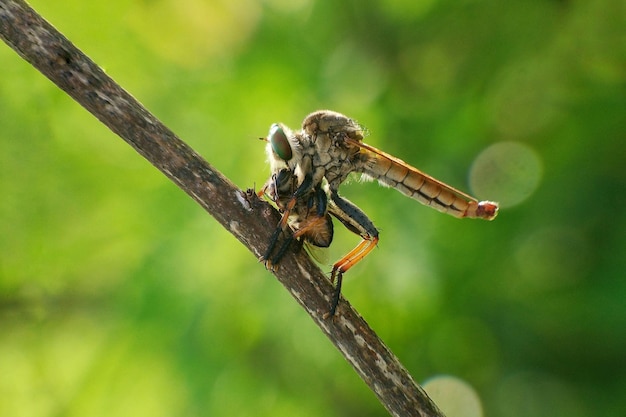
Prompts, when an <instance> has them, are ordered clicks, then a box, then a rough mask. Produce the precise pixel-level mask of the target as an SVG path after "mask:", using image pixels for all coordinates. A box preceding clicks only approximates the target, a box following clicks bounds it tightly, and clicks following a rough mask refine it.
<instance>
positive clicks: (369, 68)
mask: <svg viewBox="0 0 626 417" xmlns="http://www.w3.org/2000/svg"><path fill="white" fill-rule="evenodd" d="M31 4H32V5H33V7H34V8H35V9H36V10H38V11H39V12H40V13H41V14H42V15H43V16H44V17H45V18H46V19H48V20H49V21H50V22H51V23H52V24H53V25H55V26H56V27H57V28H58V29H59V30H60V31H61V32H62V33H64V34H65V35H66V36H67V37H68V38H69V39H70V40H71V41H72V42H74V43H75V44H76V45H77V46H78V47H79V48H81V49H82V50H83V51H84V52H85V53H86V54H87V55H89V56H90V57H91V58H92V59H94V60H95V61H96V62H97V63H98V64H99V65H101V66H102V67H103V68H104V69H105V70H106V71H107V72H108V73H109V74H110V75H111V76H112V77H113V78H114V79H115V80H116V81H118V82H119V83H120V84H121V85H122V86H123V87H124V88H125V89H127V90H128V91H129V92H131V94H133V95H134V96H135V97H137V98H138V99H139V101H141V102H142V103H143V104H144V105H146V107H147V108H148V109H150V110H151V111H152V112H153V113H155V114H156V116H157V117H159V118H160V119H161V120H163V121H164V122H165V123H166V124H167V125H168V126H169V127H170V128H172V129H173V130H174V131H175V132H176V133H177V134H178V135H179V136H180V137H181V138H182V139H183V140H185V141H186V142H187V143H189V144H190V145H191V146H192V147H193V148H194V149H196V150H197V151H198V152H199V153H200V154H202V155H203V156H204V157H205V158H206V159H207V160H208V161H209V162H210V163H211V164H212V165H214V166H215V167H216V168H217V169H219V170H220V171H221V172H223V173H224V174H225V175H226V176H228V177H229V178H230V179H231V180H232V181H233V182H235V183H236V184H237V185H238V186H240V187H241V188H244V189H245V188H248V187H252V186H255V185H256V187H257V188H258V187H259V186H260V185H261V184H262V183H263V182H264V181H265V179H266V178H267V176H268V167H267V164H266V162H265V155H264V147H263V143H262V142H260V141H259V140H258V138H259V137H261V136H264V135H265V134H266V132H267V129H268V127H269V125H270V124H271V123H273V122H276V121H282V122H284V123H286V124H288V125H290V126H292V127H294V128H295V127H298V126H299V123H300V122H301V120H302V119H303V118H304V116H305V115H306V114H308V113H309V112H311V111H314V110H317V109H320V108H330V109H333V110H336V111H340V112H342V113H345V114H347V115H349V116H351V117H354V118H355V119H357V120H359V121H360V122H362V123H363V124H364V125H365V126H366V127H367V128H368V130H369V132H370V136H369V137H368V138H367V139H366V141H367V142H368V143H370V144H372V145H374V146H377V147H379V148H381V149H383V150H385V151H387V152H389V153H391V154H394V155H397V156H398V157H399V158H402V159H404V160H406V161H408V162H410V163H411V164H413V165H415V166H418V167H420V169H423V170H424V171H425V172H428V173H429V174H431V175H433V176H435V177H437V178H440V179H441V180H443V181H446V182H448V183H450V184H452V185H454V186H456V187H458V188H460V189H463V190H467V191H471V192H472V193H474V194H476V195H477V197H479V198H481V199H493V200H499V201H501V203H502V210H501V213H500V215H499V217H498V218H497V219H496V220H495V221H493V222H491V223H487V222H482V221H469V220H464V221H460V220H457V219H454V218H451V217H449V216H444V215H441V214H439V213H437V212H435V211H433V210H429V209H428V208H425V207H423V206H421V205H419V204H418V203H416V202H415V201H412V200H409V199H407V198H404V197H403V196H402V195H401V194H399V193H397V192H395V191H393V190H389V189H385V188H382V187H378V186H376V185H374V184H368V183H365V184H361V183H357V182H353V183H351V184H346V185H344V186H343V187H342V190H341V191H342V193H343V194H345V195H346V196H348V197H349V198H350V199H351V200H352V201H354V202H355V203H356V204H358V205H359V206H360V207H361V208H362V209H363V210H364V211H365V212H366V213H367V214H368V215H369V216H370V218H371V219H372V220H373V221H374V222H375V223H376V225H377V226H378V227H379V228H380V229H381V241H380V243H379V248H378V249H377V250H375V251H374V252H373V253H372V254H371V255H370V256H369V257H368V258H366V259H365V260H364V261H363V262H362V263H361V264H359V265H358V266H357V267H355V268H354V269H353V270H351V271H350V272H349V274H347V275H346V280H345V283H344V295H345V296H346V297H347V298H348V299H349V300H350V301H351V303H352V304H353V305H354V306H355V307H356V308H357V309H358V310H359V311H360V312H361V313H362V314H363V316H364V317H365V318H366V320H368V322H369V323H370V324H371V325H372V327H373V328H374V329H375V330H376V331H377V332H378V333H379V334H380V335H381V337H382V338H383V339H384V340H385V341H386V342H387V343H388V344H389V346H390V347H391V349H392V350H393V351H394V352H395V353H396V354H397V355H398V356H399V357H400V359H401V360H402V361H403V363H404V364H405V365H406V366H407V368H408V369H409V371H410V372H411V373H412V375H413V376H414V377H415V379H416V380H417V381H419V382H424V381H428V380H432V379H436V377H438V376H442V375H451V376H454V377H455V378H458V380H461V381H464V382H465V383H467V384H468V386H471V387H472V389H473V390H474V392H475V393H476V394H477V395H478V397H479V398H480V400H481V403H482V408H483V411H484V415H489V416H502V417H527V416H533V417H537V416H561V415H563V416H565V415H567V416H573V417H578V416H581V417H582V416H588V415H603V416H617V415H621V413H623V410H624V409H626V400H624V395H623V392H624V391H625V390H626V376H625V375H626V374H625V373H624V372H623V369H621V368H620V364H623V363H624V358H625V354H624V352H626V335H625V333H624V329H625V328H626V281H625V280H624V274H625V271H626V238H625V237H624V236H626V215H624V214H623V213H622V211H621V208H622V207H623V206H624V203H625V202H626V198H625V197H624V190H625V189H626V171H625V170H624V163H625V161H626V145H625V140H626V137H625V136H626V135H625V134H626V7H625V6H624V4H623V2H621V1H618V0H615V1H611V0H605V1H601V0H590V1H589V0H587V1H584V0H579V1H574V0H561V1H558V0H541V1H540V0H533V1H527V2H498V1H493V0H483V1H481V0H473V1H469V0H468V1H461V2H449V1H435V0H420V1H400V0H398V1H386V2H374V1H372V2H365V3H361V2H358V1H354V0H352V1H347V2H330V1H321V0H320V1H314V0H297V1H287V0H265V1H255V0H234V1H226V0H184V1H174V0H156V1H138V0H136V1H130V2H129V1H115V0H113V1H109V2H84V1H77V0H70V1H64V2H59V1H49V0H47V1H42V0H36V1H34V0H33V1H31ZM0 62H2V70H1V74H2V77H0V196H1V203H0V398H1V400H0V416H12V417H21V416H52V415H67V416H83V415H90V416H98V415H106V416H126V415H133V416H143V415H145V416H161V415H162V416H171V415H185V416H248V415H249V416H273V417H276V416H294V415H298V416H322V415H323V416H383V415H386V412H385V410H384V409H383V408H382V407H381V405H380V404H378V402H377V400H376V398H375V397H374V395H373V394H372V393H371V392H370V391H369V390H368V389H367V387H366V386H365V385H364V384H363V383H362V382H361V381H360V380H359V379H358V377H357V376H356V374H355V373H354V372H353V371H352V369H351V368H350V366H349V365H348V364H347V363H345V361H344V360H343V358H342V357H341V356H340V355H339V353H338V352H336V351H335V350H334V348H333V347H332V346H331V344H330V343H329V342H328V341H327V340H326V339H325V338H324V336H323V335H322V334H321V333H320V332H319V330H318V329H317V328H316V327H315V326H314V325H313V324H312V322H311V321H310V320H309V318H308V317H307V316H306V314H305V313H304V312H303V311H302V310H301V309H300V308H299V307H298V306H297V304H296V303H295V302H294V300H292V299H291V298H290V297H289V295H288V294H287V292H286V291H284V290H283V288H282V287H281V286H280V285H279V284H278V283H277V282H276V280H274V279H273V277H272V276H271V275H270V274H269V273H268V272H266V271H265V270H264V268H263V267H262V265H260V264H259V263H258V262H257V260H256V259H255V258H254V257H253V256H252V255H251V254H250V253H249V252H247V251H246V250H245V249H244V248H243V247H242V246H241V245H240V244H239V243H238V242H237V241H236V240H235V239H234V238H233V237H232V236H230V235H229V234H228V233H227V232H226V231H224V230H223V229H222V228H221V227H220V226H219V225H218V224H217V222H215V221H214V220H213V219H211V218H210V217H209V216H208V215H207V214H206V213H205V212H204V211H203V210H202V209H201V208H200V207H199V206H197V205H196V204H195V203H194V202H193V201H192V200H191V199H189V198H188V197H187V196H186V195H185V194H184V193H183V192H181V191H180V190H179V189H177V188H176V186H174V185H173V184H171V183H170V182H169V181H168V180H167V179H166V178H165V177H164V176H163V175H161V174H160V173H159V172H158V171H157V170H155V169H154V168H153V167H152V166H151V165H149V163H147V162H146V161H145V160H143V159H142V158H141V157H140V156H139V155H138V154H136V153H135V152H134V151H133V150H132V149H131V148H130V147H129V146H128V145H126V144H125V143H124V142H123V141H121V140H119V138H117V137H116V136H115V135H114V134H112V133H111V132H110V131H108V130H107V129H106V128H105V127H104V126H102V125H101V124H100V123H99V122H98V121H97V120H96V119H95V118H94V117H92V116H91V115H90V114H88V113H87V112H86V111H85V110H84V109H82V108H81V107H80V106H78V105H77V104H76V103H75V102H73V101H72V100H71V99H70V98H68V97H67V96H66V95H65V94H64V93H63V92H61V91H60V90H58V89H57V88H56V87H55V86H54V85H52V83H50V82H49V81H48V80H47V79H45V78H44V77H43V76H42V75H41V74H39V73H38V72H37V71H35V70H34V69H33V68H31V67H30V66H29V65H28V64H27V63H25V62H24V61H23V60H22V59H20V58H19V57H18V56H17V55H16V54H15V53H14V52H13V51H12V50H10V49H9V48H8V47H7V46H6V45H4V44H2V45H0ZM335 229H336V232H335V234H336V237H335V242H334V244H333V245H332V247H331V249H330V250H329V262H332V260H334V259H335V258H338V257H340V256H341V255H342V254H344V253H345V252H347V251H348V250H349V249H351V248H352V247H353V246H354V245H355V244H356V243H357V242H358V238H357V237H356V236H354V235H352V234H350V233H349V232H348V231H347V230H344V229H343V228H342V227H340V225H338V224H337V225H336V227H335ZM323 267H324V268H326V269H328V266H327V265H324V266H323ZM622 366H623V365H622ZM443 401H444V403H445V401H446V400H445V398H444V400H443ZM442 407H443V408H444V409H446V407H445V405H442ZM449 417H454V416H453V415H451V414H450V415H449Z"/></svg>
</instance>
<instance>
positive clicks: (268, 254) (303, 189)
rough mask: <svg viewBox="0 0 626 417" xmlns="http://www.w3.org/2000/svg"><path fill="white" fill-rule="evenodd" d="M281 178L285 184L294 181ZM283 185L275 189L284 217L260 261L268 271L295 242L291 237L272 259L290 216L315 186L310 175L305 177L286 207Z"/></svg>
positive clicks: (291, 177)
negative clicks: (282, 194)
mask: <svg viewBox="0 0 626 417" xmlns="http://www.w3.org/2000/svg"><path fill="white" fill-rule="evenodd" d="M281 178H282V181H283V182H284V181H291V180H292V179H293V176H289V177H285V176H280V177H278V178H277V179H281ZM282 184H283V183H282V182H281V183H276V184H275V186H274V187H275V190H276V193H277V194H276V195H275V198H276V200H275V202H277V203H278V205H279V209H280V210H281V211H282V212H283V215H282V217H281V218H280V222H278V225H277V226H276V229H275V230H274V233H273V234H272V236H271V237H270V240H269V245H268V247H267V250H266V251H265V254H264V255H263V256H262V257H261V259H260V260H261V261H264V262H265V267H266V268H268V269H273V268H274V266H275V265H276V264H277V263H278V262H279V261H280V258H281V257H282V256H283V255H284V253H285V251H286V249H287V246H288V245H289V243H291V241H292V240H293V237H290V238H289V239H287V241H286V242H285V243H284V244H283V245H282V246H281V248H279V251H278V253H276V254H275V255H274V256H273V257H272V253H273V252H274V250H275V249H276V245H277V243H278V238H279V237H280V235H281V233H282V232H284V231H285V230H286V229H287V226H288V220H289V216H290V215H291V214H292V211H293V210H294V207H295V206H296V204H297V203H298V201H299V200H300V199H301V198H302V197H303V196H304V195H305V194H306V193H308V192H309V191H310V190H311V187H312V185H313V178H312V176H311V175H310V174H308V175H305V176H304V180H303V181H302V184H300V185H299V186H298V188H297V189H296V191H295V192H294V193H293V195H292V196H291V198H289V199H288V200H287V202H286V203H285V204H284V205H283V204H282V196H281V195H280V190H281V188H282V187H281V185H282Z"/></svg>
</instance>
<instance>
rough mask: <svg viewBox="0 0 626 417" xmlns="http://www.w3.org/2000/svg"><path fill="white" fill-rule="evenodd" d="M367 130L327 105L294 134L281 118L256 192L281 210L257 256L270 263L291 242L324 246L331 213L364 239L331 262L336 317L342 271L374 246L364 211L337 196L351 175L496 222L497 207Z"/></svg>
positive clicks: (330, 234)
mask: <svg viewBox="0 0 626 417" xmlns="http://www.w3.org/2000/svg"><path fill="white" fill-rule="evenodd" d="M363 137H364V128H363V127H362V126H361V125H359V124H358V123H357V122H356V121H354V120H352V119H350V118H348V117H347V116H344V115H343V114H340V113H336V112H333V111H330V110H320V111H316V112H314V113H311V114H309V115H308V116H307V117H306V118H305V119H304V121H303V122H302V129H301V130H299V131H295V132H294V131H291V130H290V129H289V128H288V127H287V126H285V125H283V124H281V123H275V124H273V125H272V126H271V128H270V131H269V134H268V136H267V138H265V140H266V141H267V146H266V153H267V156H268V159H269V162H270V169H271V176H270V179H269V180H268V181H267V183H265V185H264V186H263V188H262V189H261V191H259V196H262V195H266V196H267V197H268V198H269V199H270V200H272V201H273V202H274V203H275V204H276V206H277V207H278V209H279V210H280V212H281V213H282V217H281V220H280V222H279V224H278V226H277V228H276V230H275V231H274V233H273V235H272V237H271V238H270V242H269V246H268V248H267V250H266V252H265V254H264V255H263V256H262V257H261V260H262V261H264V262H265V265H266V267H267V268H270V269H272V268H274V267H275V266H276V265H277V264H278V262H280V259H281V258H282V257H283V255H284V254H285V252H286V250H287V248H288V246H289V244H290V243H291V241H292V240H293V239H297V240H298V241H304V242H307V243H309V244H311V245H314V246H319V247H327V246H329V245H330V243H331V242H332V239H333V223H332V219H331V216H330V215H332V216H334V217H336V218H337V219H338V220H339V221H340V222H341V223H343V225H344V226H346V227H347V228H348V229H349V230H350V231H352V232H354V233H356V234H358V235H359V236H361V238H362V241H361V242H360V243H359V244H358V245H357V246H356V247H355V248H354V249H352V250H351V251H350V252H348V253H347V254H346V255H345V256H344V257H342V258H341V259H340V260H338V261H337V262H335V264H334V265H333V269H332V272H331V278H330V279H331V282H332V283H335V280H336V281H337V283H336V286H335V294H334V297H333V300H332V303H331V308H330V312H329V315H330V316H332V315H334V314H335V311H336V308H337V305H338V303H339V297H340V294H341V284H342V279H343V274H344V273H345V272H346V271H348V270H349V269H350V268H351V267H352V266H354V265H355V264H357V263H358V262H359V261H360V260H361V259H363V258H364V257H365V256H367V254H368V253H369V252H370V251H371V250H372V249H373V248H374V247H375V246H376V244H377V242H378V230H377V229H376V227H375V226H374V224H373V223H372V221H371V220H370V219H368V218H367V216H366V215H365V213H363V211H362V210H361V209H359V208H358V207H357V206H356V205H354V204H353V203H352V202H350V201H348V200H346V199H345V198H343V197H341V196H340V195H339V194H338V192H337V190H338V189H339V185H341V183H342V182H343V181H345V180H346V178H347V177H348V175H349V174H351V173H353V172H355V173H361V174H363V175H364V176H365V177H369V178H371V179H376V180H378V182H379V183H381V184H383V185H386V186H390V187H393V188H395V189H397V190H398V191H400V192H402V193H403V194H405V195H407V196H409V197H412V198H414V199H415V200H417V201H419V202H420V203H422V204H425V205H427V206H430V207H432V208H434V209H436V210H438V211H440V212H443V213H447V214H450V215H452V216H455V217H458V218H463V217H467V218H479V219H486V220H493V219H494V218H495V217H496V215H497V213H498V204H497V203H494V202H491V201H478V200H476V199H475V198H473V197H470V196H469V195H467V194H465V193H463V192H461V191H458V190H456V189H454V188H452V187H450V186H449V185H446V184H444V183H442V182H441V181H438V180H436V179H434V178H433V177H430V176H428V175H426V174H424V173H423V172H421V171H419V170H418V169H417V168H414V167H412V166H410V165H408V164H407V163H405V162H404V161H402V160H400V159H398V158H396V157H394V156H391V155H389V154H387V153H385V152H383V151H381V150H378V149H376V148H374V147H373V146H370V145H368V144H366V143H363ZM287 227H289V228H291V230H292V231H293V234H292V235H291V236H290V237H289V238H288V239H286V240H285V241H284V242H283V244H282V245H280V246H279V245H278V241H279V237H280V235H281V234H282V232H284V231H285V230H286V229H287Z"/></svg>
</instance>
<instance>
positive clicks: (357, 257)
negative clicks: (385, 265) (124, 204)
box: [329, 236, 378, 316]
mask: <svg viewBox="0 0 626 417" xmlns="http://www.w3.org/2000/svg"><path fill="white" fill-rule="evenodd" d="M377 243H378V236H374V237H371V236H366V237H365V236H364V237H363V240H362V241H361V243H359V244H358V245H357V246H356V247H355V248H354V249H352V250H351V251H350V252H348V253H347V254H346V255H345V256H344V257H343V258H341V259H340V260H338V261H337V262H335V264H334V265H333V272H332V273H331V275H330V281H331V282H333V283H334V282H335V278H336V279H337V284H336V285H335V294H334V296H333V301H332V303H331V305H330V313H329V315H330V316H334V315H335V311H336V310H337V305H338V304H339V296H340V295H341V284H342V282H343V274H344V273H345V272H347V271H348V269H350V268H352V267H353V266H354V265H356V264H357V263H359V262H360V261H361V260H362V259H363V258H365V257H366V256H367V254H369V253H370V252H371V251H372V249H374V248H375V247H376V244H377Z"/></svg>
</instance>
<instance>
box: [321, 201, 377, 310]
mask: <svg viewBox="0 0 626 417" xmlns="http://www.w3.org/2000/svg"><path fill="white" fill-rule="evenodd" d="M330 202H331V203H330V204H329V208H328V211H329V212H330V213H331V214H332V215H333V216H335V217H336V218H337V219H338V220H339V221H340V222H341V223H343V224H344V226H346V227H347V228H348V230H350V231H351V232H353V233H356V234H358V235H359V236H361V238H362V239H363V240H362V241H361V242H360V243H359V244H358V245H357V246H356V247H355V248H354V249H352V250H351V251H350V252H348V253H347V254H346V255H345V256H344V257H343V258H341V259H339V260H338V261H337V262H335V264H334V265H333V271H332V273H331V277H330V280H331V282H333V283H334V282H335V279H337V284H336V286H335V295H334V297H333V301H332V304H331V307H330V313H329V315H330V316H333V315H334V314H335V311H336V309H337V305H338V304H339V296H340V295H341V284H342V281H343V274H344V273H345V272H347V271H348V269H350V268H352V267H353V266H354V265H356V264H357V263H358V262H359V261H361V260H362V259H363V258H365V257H366V256H367V254H368V253H370V252H371V251H372V249H374V247H376V244H377V243H378V229H376V227H375V226H374V223H372V221H371V220H370V219H368V217H367V215H366V214H365V213H363V211H362V210H361V209H360V208H358V207H357V206H356V205H354V204H353V203H352V202H350V201H348V200H346V199H345V198H343V197H340V196H339V194H337V192H336V191H331V193H330Z"/></svg>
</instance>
